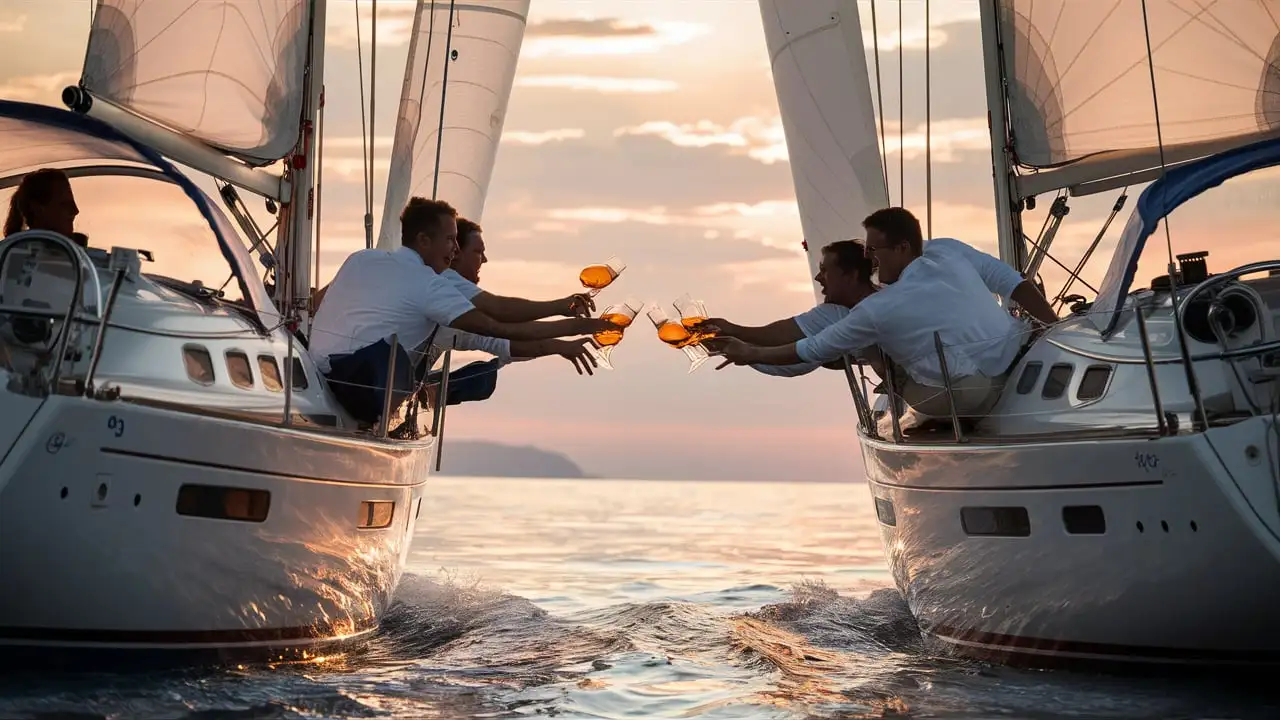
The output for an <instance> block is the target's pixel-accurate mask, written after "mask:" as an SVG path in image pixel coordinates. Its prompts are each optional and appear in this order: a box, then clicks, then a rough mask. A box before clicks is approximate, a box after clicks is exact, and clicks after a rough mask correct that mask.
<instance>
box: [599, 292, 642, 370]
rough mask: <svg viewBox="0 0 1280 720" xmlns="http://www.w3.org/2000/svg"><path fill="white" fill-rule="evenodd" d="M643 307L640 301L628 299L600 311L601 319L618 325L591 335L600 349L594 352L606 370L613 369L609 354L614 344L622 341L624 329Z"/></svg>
mask: <svg viewBox="0 0 1280 720" xmlns="http://www.w3.org/2000/svg"><path fill="white" fill-rule="evenodd" d="M641 307H642V306H641V305H640V303H639V302H636V301H635V300H627V301H626V302H624V303H620V304H618V305H610V306H609V307H606V308H605V309H604V311H603V312H601V313H600V318H601V319H603V320H608V321H609V322H611V323H613V324H614V325H617V326H618V329H616V330H601V331H600V332H598V333H596V334H595V335H592V336H591V339H592V340H593V341H595V344H596V345H597V346H598V349H597V350H596V351H595V352H594V353H593V354H594V355H595V357H596V362H598V363H599V364H600V367H602V368H604V369H605V370H612V369H613V365H611V364H610V363H609V355H610V353H612V352H613V346H614V345H617V344H618V343H620V342H622V333H623V331H625V330H626V329H627V327H628V326H629V325H631V322H632V321H633V320H635V317H636V315H638V314H639V313H640V310H641Z"/></svg>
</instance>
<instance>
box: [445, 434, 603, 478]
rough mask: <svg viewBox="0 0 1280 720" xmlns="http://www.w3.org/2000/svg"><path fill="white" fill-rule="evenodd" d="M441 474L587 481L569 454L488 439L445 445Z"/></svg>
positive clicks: (585, 475)
mask: <svg viewBox="0 0 1280 720" xmlns="http://www.w3.org/2000/svg"><path fill="white" fill-rule="evenodd" d="M440 474H441V475H460V476H468V477H475V476H479V477H527V478H587V477H590V476H589V475H587V474H586V473H585V472H583V470H582V468H581V467H579V466H578V464H577V463H575V462H574V461H572V460H570V459H569V458H568V457H566V456H565V455H562V454H560V453H558V452H552V451H550V450H543V449H541V448H537V447H533V446H531V445H504V444H502V443H495V442H487V441H484V440H449V439H447V438H446V439H445V442H444V462H442V463H441V465H440Z"/></svg>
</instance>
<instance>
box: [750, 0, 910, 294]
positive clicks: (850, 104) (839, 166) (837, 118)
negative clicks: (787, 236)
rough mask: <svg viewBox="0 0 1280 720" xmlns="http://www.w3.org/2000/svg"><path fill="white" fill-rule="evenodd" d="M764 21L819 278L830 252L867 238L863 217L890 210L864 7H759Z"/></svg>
mask: <svg viewBox="0 0 1280 720" xmlns="http://www.w3.org/2000/svg"><path fill="white" fill-rule="evenodd" d="M760 15H761V18H762V19H763V20H764V34H765V40H766V42H767V43H768V47H769V60H770V64H771V66H772V67H773V86H774V89H775V90H776V91H777V94H778V107H779V109H780V110H781V112H782V128H783V132H784V134H785V135H786V139H787V154H788V155H789V156H790V163H791V176H792V179H793V182H794V183H795V190H796V201H797V202H798V203H799V206H800V224H801V227H802V228H803V230H804V240H805V243H806V245H807V247H808V255H809V267H810V271H811V273H816V272H817V269H818V262H819V261H820V260H821V259H822V246H823V245H826V244H827V243H830V242H834V241H837V240H849V239H852V238H860V237H862V236H863V228H862V220H863V218H865V217H866V216H867V215H868V214H870V213H871V212H872V211H874V210H877V209H879V208H883V207H887V206H888V204H889V193H888V189H887V188H886V187H885V180H884V166H883V164H882V161H881V157H880V146H879V144H878V136H877V134H876V119H875V110H874V107H873V104H872V97H871V81H870V78H869V77H868V74H867V58H866V51H865V50H864V48H863V43H862V27H861V23H860V22H859V19H858V3H857V2H856V0H805V1H804V2H795V1H794V0H760ZM814 290H815V294H816V293H817V292H818V289H817V286H816V284H815V288H814Z"/></svg>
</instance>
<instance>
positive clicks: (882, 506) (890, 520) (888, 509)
mask: <svg viewBox="0 0 1280 720" xmlns="http://www.w3.org/2000/svg"><path fill="white" fill-rule="evenodd" d="M876 518H878V519H879V520H880V522H881V523H883V524H885V525H888V526H889V527H896V526H897V524H898V517H897V515H895V514H894V512H893V501H892V500H889V499H886V498H881V497H878V498H876Z"/></svg>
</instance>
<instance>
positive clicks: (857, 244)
mask: <svg viewBox="0 0 1280 720" xmlns="http://www.w3.org/2000/svg"><path fill="white" fill-rule="evenodd" d="M828 253H830V254H831V255H834V256H835V260H836V267H838V268H840V270H841V271H843V272H846V273H857V275H858V279H859V280H861V281H863V282H871V273H872V272H873V270H872V268H871V258H870V257H867V247H866V246H865V245H863V244H862V241H860V240H837V241H836V242H833V243H831V244H829V245H826V246H824V247H823V248H822V254H823V255H826V254H828Z"/></svg>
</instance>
